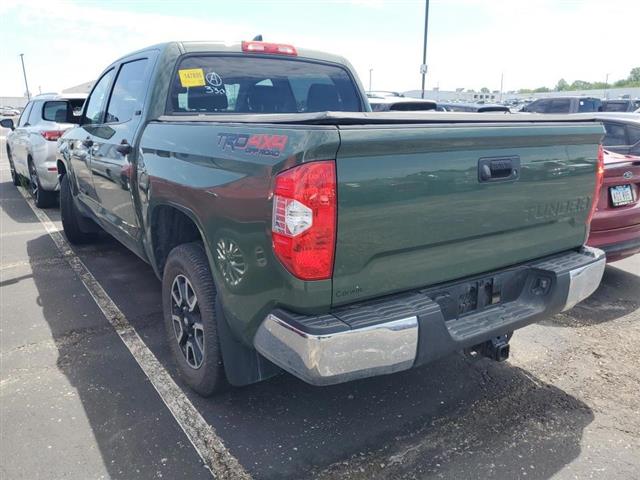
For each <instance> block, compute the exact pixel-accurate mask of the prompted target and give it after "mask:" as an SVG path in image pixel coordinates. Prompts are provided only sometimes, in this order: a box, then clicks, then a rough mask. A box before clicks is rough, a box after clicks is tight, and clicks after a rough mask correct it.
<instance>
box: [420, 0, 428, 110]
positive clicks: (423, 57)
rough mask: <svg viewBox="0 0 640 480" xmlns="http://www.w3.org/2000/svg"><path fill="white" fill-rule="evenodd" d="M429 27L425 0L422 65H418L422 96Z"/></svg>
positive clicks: (422, 96) (425, 72) (426, 1)
mask: <svg viewBox="0 0 640 480" xmlns="http://www.w3.org/2000/svg"><path fill="white" fill-rule="evenodd" d="M428 27H429V0H425V5H424V43H423V44H422V65H420V73H421V74H422V95H421V98H424V80H425V77H426V75H427V28H428Z"/></svg>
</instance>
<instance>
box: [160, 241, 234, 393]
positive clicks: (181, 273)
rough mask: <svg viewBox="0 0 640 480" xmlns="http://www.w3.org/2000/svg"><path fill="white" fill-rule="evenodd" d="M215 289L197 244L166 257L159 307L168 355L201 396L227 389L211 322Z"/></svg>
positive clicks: (206, 263) (187, 244)
mask: <svg viewBox="0 0 640 480" xmlns="http://www.w3.org/2000/svg"><path fill="white" fill-rule="evenodd" d="M215 305H216V287H215V284H214V282H213V276H212V275H211V269H210V268H209V261H208V260H207V255H206V253H205V251H204V247H203V245H202V244H201V243H200V242H194V243H185V244H182V245H178V246H177V247H175V248H174V249H173V250H171V252H170V253H169V256H168V258H167V263H166V265H165V268H164V274H163V277H162V307H163V313H164V322H165V328H166V331H167V338H168V340H169V345H170V347H171V351H172V353H173V355H174V358H175V359H176V362H177V364H178V367H179V371H180V375H181V377H182V378H183V379H184V380H185V382H186V383H187V384H188V385H189V387H191V388H192V389H193V390H195V391H196V392H197V393H199V394H200V395H202V396H209V395H213V394H214V393H217V392H220V391H222V390H224V389H226V388H227V387H228V385H229V384H228V382H227V377H226V375H225V372H224V365H223V363H222V350H221V348H220V340H219V337H218V325H217V320H216V313H215V312H216V309H215Z"/></svg>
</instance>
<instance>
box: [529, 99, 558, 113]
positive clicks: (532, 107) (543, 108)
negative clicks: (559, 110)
mask: <svg viewBox="0 0 640 480" xmlns="http://www.w3.org/2000/svg"><path fill="white" fill-rule="evenodd" d="M550 103H551V101H550V100H536V101H535V102H533V103H530V104H529V105H527V106H526V107H524V108H523V109H522V110H524V111H526V112H532V113H547V110H548V108H549V104H550Z"/></svg>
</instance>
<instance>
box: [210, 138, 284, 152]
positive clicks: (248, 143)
mask: <svg viewBox="0 0 640 480" xmlns="http://www.w3.org/2000/svg"><path fill="white" fill-rule="evenodd" d="M288 139H289V137H287V136H286V135H266V134H261V133H258V134H253V135H249V134H246V133H219V134H218V146H219V147H220V148H222V150H231V151H236V150H241V151H243V152H244V153H247V154H249V155H266V156H271V157H279V156H280V154H281V153H282V152H283V151H284V149H285V147H286V146H287V140H288Z"/></svg>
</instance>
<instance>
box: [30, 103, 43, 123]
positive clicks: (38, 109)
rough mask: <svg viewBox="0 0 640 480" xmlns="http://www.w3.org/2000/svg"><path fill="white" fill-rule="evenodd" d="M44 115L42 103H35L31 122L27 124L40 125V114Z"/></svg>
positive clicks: (32, 108)
mask: <svg viewBox="0 0 640 480" xmlns="http://www.w3.org/2000/svg"><path fill="white" fill-rule="evenodd" d="M41 113H42V102H33V107H31V113H29V120H27V123H28V124H29V125H37V124H38V123H40V114H41Z"/></svg>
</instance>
